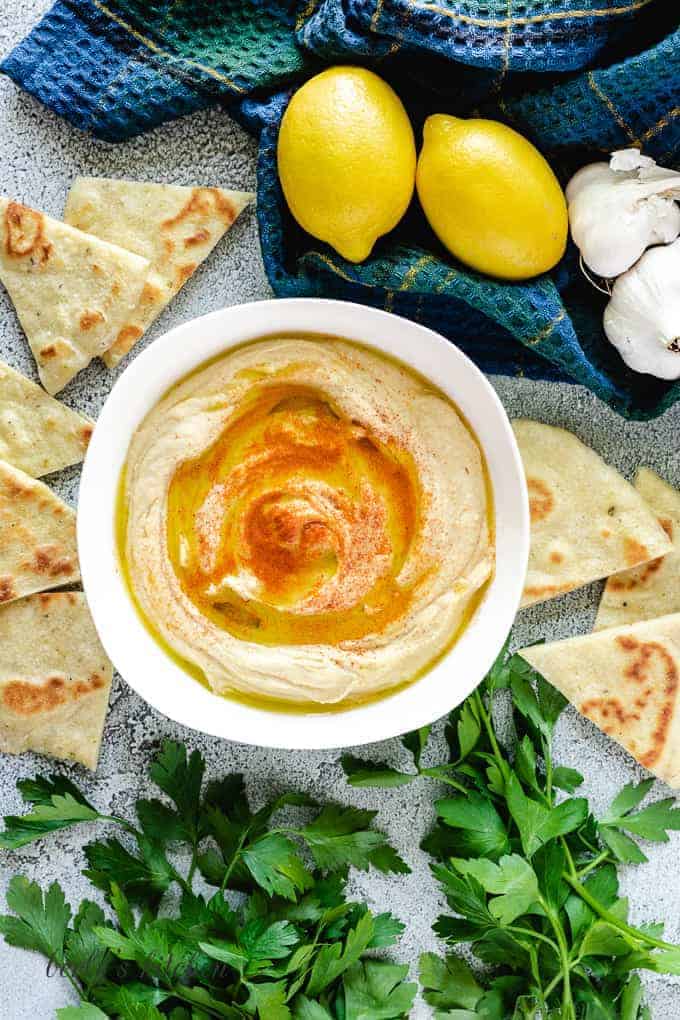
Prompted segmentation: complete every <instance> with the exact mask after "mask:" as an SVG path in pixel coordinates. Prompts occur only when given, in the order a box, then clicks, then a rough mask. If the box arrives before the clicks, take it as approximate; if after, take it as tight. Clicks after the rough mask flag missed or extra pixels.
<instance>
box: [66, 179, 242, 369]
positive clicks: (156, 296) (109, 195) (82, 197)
mask: <svg viewBox="0 0 680 1020" xmlns="http://www.w3.org/2000/svg"><path fill="white" fill-rule="evenodd" d="M252 198H253V196H252V195H250V194H247V193H246V192H242V191H225V190H224V189H223V188H185V187H181V186H179V185H175V184H155V183H153V182H151V181H124V180H111V179H107V178H102V177H78V178H77V179H76V180H75V181H74V183H73V186H72V187H71V190H70V192H69V195H68V198H67V200H66V209H65V210H64V219H65V220H66V222H67V223H71V224H73V226H75V227H78V228H79V229H80V230H86V231H88V232H89V233H92V234H96V235H97V237H101V238H103V239H104V240H105V241H110V242H111V243H112V244H120V245H122V246H123V247H124V248H127V249H129V250H130V251H133V252H136V253H137V254H138V255H141V256H143V257H144V258H146V259H148V260H149V262H150V269H149V271H148V274H147V276H146V280H145V283H144V289H143V290H142V293H141V297H140V299H139V303H138V305H137V307H136V308H135V310H134V312H133V314H131V315H129V316H128V317H127V319H126V321H125V322H124V323H123V325H122V326H121V328H120V329H119V331H118V335H117V338H116V340H115V343H113V345H112V347H111V348H110V350H108V351H107V352H106V354H105V355H104V361H105V362H106V364H107V365H108V367H109V368H113V367H114V366H115V365H117V364H118V362H119V361H121V359H122V358H124V357H125V355H126V354H127V353H128V351H129V350H130V348H131V347H132V346H133V344H135V343H136V342H137V340H139V339H140V337H141V336H143V335H144V333H145V332H146V330H147V329H148V328H149V326H150V325H151V323H152V322H153V321H154V319H156V318H157V317H158V316H159V315H160V313H161V312H162V311H163V309H164V308H165V307H166V305H167V304H168V303H169V302H170V301H171V300H172V298H173V297H174V296H175V294H176V293H177V292H178V291H179V290H180V289H181V287H182V286H183V285H184V284H185V283H186V281H187V280H188V279H189V277H190V276H191V275H192V273H193V272H194V270H196V269H197V268H198V266H200V264H201V263H202V262H203V261H204V260H205V259H206V258H207V257H208V255H209V254H210V252H211V251H212V250H213V248H214V247H215V245H216V244H217V242H218V241H219V240H220V238H221V237H222V236H223V235H224V234H225V233H226V232H227V230H228V229H229V227H230V226H231V225H232V223H233V222H234V220H235V219H236V217H237V216H238V215H239V213H240V212H241V211H242V210H243V209H244V208H245V206H246V205H247V204H248V202H250V201H251V199H252Z"/></svg>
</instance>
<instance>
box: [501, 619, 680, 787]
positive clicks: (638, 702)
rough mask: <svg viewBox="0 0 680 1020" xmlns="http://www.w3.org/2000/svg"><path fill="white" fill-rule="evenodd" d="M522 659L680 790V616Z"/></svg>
mask: <svg viewBox="0 0 680 1020" xmlns="http://www.w3.org/2000/svg"><path fill="white" fill-rule="evenodd" d="M519 654H520V655H521V656H522V658H524V659H526V661H527V662H528V663H530V665H532V666H533V667H534V669H536V670H538V672H539V673H541V674H542V675H543V676H544V677H545V679H546V680H548V681H549V683H551V684H552V685H553V687H556V688H557V689H558V690H560V691H562V694H564V696H565V697H566V698H568V699H569V701H571V703H572V704H573V705H574V706H575V707H576V708H577V709H578V710H579V712H580V713H581V714H582V715H584V716H586V718H587V719H590V720H591V722H594V723H595V725H596V726H599V728H600V729H601V730H603V732H604V733H606V734H608V736H610V737H612V739H613V740H616V741H617V742H618V743H619V744H621V746H622V747H625V749H626V750H627V751H628V752H629V753H630V754H632V755H633V757H634V758H635V759H636V760H637V761H638V762H639V763H640V764H641V765H643V766H644V767H645V768H646V769H649V770H650V772H653V773H654V774H655V775H657V776H659V777H660V778H661V779H665V781H666V782H667V783H668V784H669V785H670V786H673V787H680V706H679V705H678V699H679V698H680V613H671V614H670V615H668V616H661V617H659V618H658V619H656V620H644V621H643V622H642V623H634V624H630V625H627V626H624V627H610V628H609V629H607V630H602V631H599V632H598V633H597V634H586V635H585V636H583V637H576V638H571V639H569V640H567V641H555V642H553V643H552V644H547V645H535V646H534V647H533V648H524V649H523V650H522V651H521V652H520V653H519Z"/></svg>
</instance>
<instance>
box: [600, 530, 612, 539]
mask: <svg viewBox="0 0 680 1020" xmlns="http://www.w3.org/2000/svg"><path fill="white" fill-rule="evenodd" d="M600 534H601V535H602V537H603V538H611V531H610V530H609V528H603V529H602V531H601V532H600Z"/></svg>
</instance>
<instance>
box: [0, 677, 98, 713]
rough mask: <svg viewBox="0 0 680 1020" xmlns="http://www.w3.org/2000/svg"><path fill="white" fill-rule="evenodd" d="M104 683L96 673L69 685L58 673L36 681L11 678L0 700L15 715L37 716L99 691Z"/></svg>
mask: <svg viewBox="0 0 680 1020" xmlns="http://www.w3.org/2000/svg"><path fill="white" fill-rule="evenodd" d="M104 683H105V680H104V677H102V676H100V675H99V674H97V673H93V674H92V675H91V676H90V677H88V679H87V680H79V681H78V682H77V683H75V684H73V685H72V686H70V687H69V686H67V684H66V682H65V681H64V679H63V677H61V676H51V677H47V679H46V680H45V681H43V682H42V683H40V684H35V683H29V682H28V681H26V680H11V681H10V682H9V683H8V684H7V685H6V687H5V688H4V690H3V694H2V700H3V703H4V705H5V707H6V708H8V709H10V711H12V712H16V714H17V715H24V716H30V715H41V714H42V713H43V712H51V711H53V710H54V709H55V708H59V707H60V706H61V705H64V704H66V702H67V701H77V700H78V698H84V697H86V696H87V695H88V694H91V693H92V692H93V691H96V690H101V688H102V687H103V686H104Z"/></svg>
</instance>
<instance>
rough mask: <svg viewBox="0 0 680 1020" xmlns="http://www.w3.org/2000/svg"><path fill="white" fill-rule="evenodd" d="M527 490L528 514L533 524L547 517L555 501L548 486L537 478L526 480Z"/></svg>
mask: <svg viewBox="0 0 680 1020" xmlns="http://www.w3.org/2000/svg"><path fill="white" fill-rule="evenodd" d="M527 488H528V489H529V513H530V514H531V520H532V522H534V523H535V522H536V521H540V520H542V519H543V518H544V517H547V516H548V514H549V513H550V511H551V510H552V509H553V506H554V505H555V501H554V499H553V496H552V493H551V491H550V489H549V488H548V486H547V485H545V484H544V483H543V482H541V481H540V480H539V479H538V478H527Z"/></svg>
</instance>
